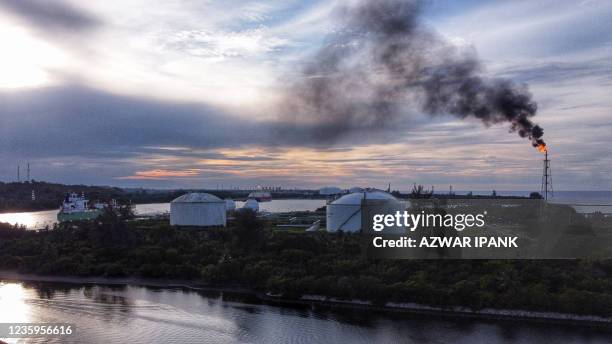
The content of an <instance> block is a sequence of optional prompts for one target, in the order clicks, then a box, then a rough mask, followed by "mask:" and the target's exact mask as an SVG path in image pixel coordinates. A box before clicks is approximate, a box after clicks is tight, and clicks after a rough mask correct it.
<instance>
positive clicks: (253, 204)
mask: <svg viewBox="0 0 612 344" xmlns="http://www.w3.org/2000/svg"><path fill="white" fill-rule="evenodd" d="M242 208H243V209H251V210H253V211H254V212H258V211H259V202H257V200H255V199H252V198H249V199H247V201H246V202H244V205H243V206H242Z"/></svg>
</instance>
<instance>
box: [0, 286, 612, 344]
mask: <svg viewBox="0 0 612 344" xmlns="http://www.w3.org/2000/svg"><path fill="white" fill-rule="evenodd" d="M238 300H240V298H237V297H236V296H227V295H226V296H222V295H221V294H211V293H201V292H196V291H190V290H184V289H167V288H166V289H160V288H146V287H138V286H121V287H111V286H101V285H90V286H82V285H77V284H54V283H20V282H7V281H5V282H2V281H0V322H55V323H57V322H66V323H72V324H75V325H76V331H75V332H76V334H75V335H74V337H72V342H75V343H143V344H144V343H182V344H188V343H267V344H275V343H314V344H316V343H380V344H383V343H513V342H522V343H544V342H548V343H587V342H588V343H610V342H611V341H612V336H611V333H610V332H607V331H606V330H603V329H596V328H588V327H574V326H561V325H551V324H545V325H543V324H539V325H538V324H536V325H534V324H527V323H524V322H487V321H484V320H443V319H436V318H431V317H429V318H426V317H417V316H405V315H400V314H395V315H376V314H371V313H366V312H359V311H355V312H336V311H317V310H311V309H302V308H283V307H276V306H269V305H262V304H249V303H246V302H244V300H240V301H238ZM3 340H4V341H6V342H8V343H18V342H19V341H18V340H16V339H3ZM52 342H59V340H55V341H53V340H51V341H50V340H42V339H28V340H24V339H21V342H20V343H52Z"/></svg>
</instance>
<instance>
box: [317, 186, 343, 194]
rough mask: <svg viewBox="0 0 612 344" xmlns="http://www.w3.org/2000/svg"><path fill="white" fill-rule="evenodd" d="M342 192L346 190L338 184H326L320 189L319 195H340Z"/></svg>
mask: <svg viewBox="0 0 612 344" xmlns="http://www.w3.org/2000/svg"><path fill="white" fill-rule="evenodd" d="M341 193H344V190H342V189H340V188H339V187H336V186H325V187H322V188H320V189H319V195H323V196H331V195H339V194H341Z"/></svg>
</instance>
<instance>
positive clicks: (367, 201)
mask: <svg viewBox="0 0 612 344" xmlns="http://www.w3.org/2000/svg"><path fill="white" fill-rule="evenodd" d="M406 207H407V203H405V202H402V201H399V200H398V199H396V198H395V197H393V196H392V195H390V194H388V193H386V192H383V191H363V192H354V193H350V194H348V195H344V196H342V197H340V198H338V199H337V200H335V201H333V202H332V203H330V204H328V205H327V214H326V215H327V216H326V217H327V231H329V232H336V231H339V230H342V231H344V232H359V231H361V230H366V231H371V230H372V227H371V222H372V216H374V215H375V214H393V215H395V213H396V212H397V211H399V212H403V211H404V210H406ZM364 220H365V221H364ZM398 231H400V232H403V231H404V228H401V227H400V228H396V227H387V228H386V229H385V232H398Z"/></svg>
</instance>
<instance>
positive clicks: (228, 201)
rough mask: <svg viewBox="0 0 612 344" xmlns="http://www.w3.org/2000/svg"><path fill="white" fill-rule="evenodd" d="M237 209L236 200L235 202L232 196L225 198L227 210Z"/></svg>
mask: <svg viewBox="0 0 612 344" xmlns="http://www.w3.org/2000/svg"><path fill="white" fill-rule="evenodd" d="M234 210H236V202H234V200H233V199H231V198H226V199H225V211H234Z"/></svg>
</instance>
